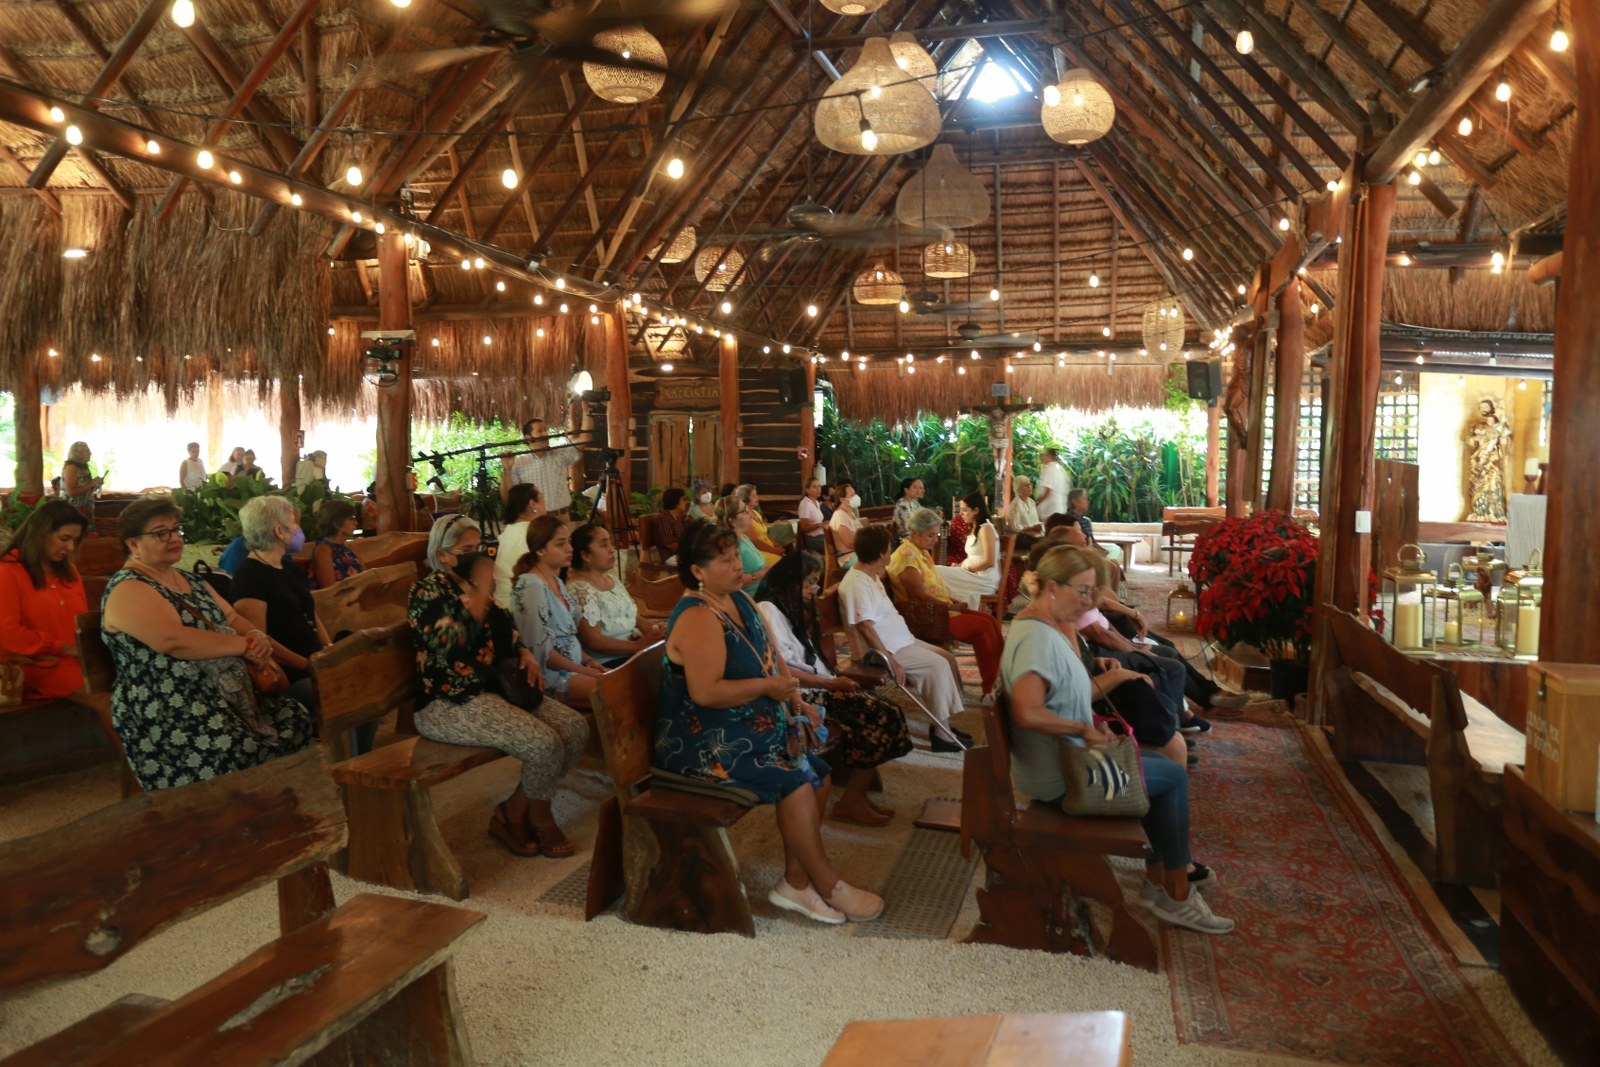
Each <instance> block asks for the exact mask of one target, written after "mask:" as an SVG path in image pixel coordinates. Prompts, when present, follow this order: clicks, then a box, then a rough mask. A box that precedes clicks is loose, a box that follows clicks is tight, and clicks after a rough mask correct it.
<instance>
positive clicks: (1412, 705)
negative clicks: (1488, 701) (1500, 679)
mask: <svg viewBox="0 0 1600 1067" xmlns="http://www.w3.org/2000/svg"><path fill="white" fill-rule="evenodd" d="M1321 614H1322V617H1323V619H1324V622H1323V638H1324V639H1323V641H1322V642H1321V644H1320V645H1319V652H1321V653H1322V654H1323V655H1324V656H1325V657H1326V659H1325V660H1324V663H1325V667H1324V672H1323V687H1324V688H1323V707H1325V708H1326V709H1327V721H1328V725H1329V726H1330V728H1331V730H1332V735H1333V736H1332V738H1331V746H1332V749H1333V753H1334V755H1335V756H1336V757H1338V758H1339V759H1340V760H1370V761H1374V762H1378V763H1410V764H1420V765H1425V766H1426V767H1427V768H1428V787H1429V792H1430V793H1431V794H1432V797H1433V817H1434V831H1435V837H1436V841H1437V843H1436V845H1435V848H1434V854H1435V857H1436V860H1435V867H1436V869H1435V870H1434V872H1433V876H1434V878H1435V879H1437V880H1438V881H1441V882H1450V883H1454V884H1457V885H1475V886H1489V887H1492V886H1494V885H1496V884H1497V883H1498V882H1499V873H1500V853H1501V847H1502V844H1503V841H1504V834H1503V830H1502V826H1501V793H1500V782H1501V775H1502V772H1503V770H1504V768H1505V765H1506V764H1507V763H1518V764H1520V763H1522V762H1523V760H1524V758H1525V755H1526V752H1527V742H1526V739H1525V738H1524V736H1523V734H1522V733H1521V731H1519V730H1516V729H1515V728H1513V727H1511V726H1509V725H1508V724H1506V723H1505V722H1503V721H1501V719H1500V718H1499V717H1498V716H1497V715H1495V713H1494V712H1493V711H1491V710H1490V709H1488V708H1486V707H1484V706H1483V705H1482V704H1480V703H1478V701H1476V700H1474V699H1472V697H1470V696H1467V695H1465V694H1463V693H1462V692H1461V690H1460V688H1459V687H1458V686H1457V684H1456V677H1455V675H1454V674H1452V673H1451V672H1450V671H1449V670H1447V669H1445V668H1444V667H1441V666H1440V665H1439V664H1437V663H1430V662H1428V661H1426V660H1419V659H1414V658H1412V657H1410V656H1407V655H1406V654H1405V653H1403V652H1401V651H1400V650H1399V649H1397V648H1395V647H1394V646H1393V645H1391V644H1390V643H1389V642H1388V641H1386V640H1384V639H1383V637H1382V636H1381V635H1379V634H1378V633H1376V632H1374V631H1373V629H1372V628H1371V627H1370V626H1368V625H1367V624H1366V623H1364V622H1363V621H1362V620H1360V619H1358V618H1356V617H1355V616H1354V615H1351V614H1349V613H1348V612H1344V611H1340V610H1339V609H1337V608H1335V607H1333V606H1332V605H1331V604H1323V605H1322V611H1321Z"/></svg>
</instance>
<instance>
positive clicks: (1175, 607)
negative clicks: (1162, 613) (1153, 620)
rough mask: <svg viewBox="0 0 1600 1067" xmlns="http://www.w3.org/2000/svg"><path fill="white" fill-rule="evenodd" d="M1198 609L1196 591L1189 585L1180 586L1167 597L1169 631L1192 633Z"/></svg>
mask: <svg viewBox="0 0 1600 1067" xmlns="http://www.w3.org/2000/svg"><path fill="white" fill-rule="evenodd" d="M1198 607H1199V602H1198V601H1196V600H1195V597H1194V591H1193V590H1192V589H1190V588H1189V587H1188V586H1187V585H1180V586H1178V587H1177V588H1176V589H1174V590H1173V591H1172V592H1171V593H1169V594H1168V595H1167V629H1169V630H1185V631H1191V632H1192V631H1193V630H1194V619H1195V614H1196V609H1197V608H1198Z"/></svg>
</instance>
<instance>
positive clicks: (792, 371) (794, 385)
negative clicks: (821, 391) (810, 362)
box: [778, 367, 806, 409]
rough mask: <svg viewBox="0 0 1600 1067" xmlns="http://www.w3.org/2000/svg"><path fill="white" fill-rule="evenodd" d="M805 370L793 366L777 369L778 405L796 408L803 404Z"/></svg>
mask: <svg viewBox="0 0 1600 1067" xmlns="http://www.w3.org/2000/svg"><path fill="white" fill-rule="evenodd" d="M805 392H806V372H805V371H803V370H800V369H798V368H795V367H785V368H783V369H782V370H780V371H778V406H779V407H781V408H785V409H798V408H800V407H803V406H804V405H805V399H806V398H805Z"/></svg>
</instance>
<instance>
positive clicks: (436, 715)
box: [406, 515, 589, 857]
mask: <svg viewBox="0 0 1600 1067" xmlns="http://www.w3.org/2000/svg"><path fill="white" fill-rule="evenodd" d="M482 543H483V535H482V534H481V533H479V532H478V524H477V523H475V522H473V521H472V520H471V519H469V518H467V517H466V516H465V515H445V516H441V517H440V518H439V519H438V520H437V521H435V522H434V524H433V529H432V530H431V531H429V533H428V566H429V568H431V570H432V572H433V573H431V574H429V575H428V576H427V577H426V578H423V579H422V580H421V581H419V582H418V583H417V584H416V585H414V586H412V588H411V602H410V604H409V605H408V606H407V609H406V615H407V617H408V618H409V619H410V620H411V629H412V630H413V631H414V632H415V633H416V639H417V675H418V680H419V681H420V683H421V686H422V693H423V697H424V698H425V700H426V701H427V702H426V703H425V704H424V705H423V706H422V707H419V708H418V709H417V712H416V715H415V717H414V721H415V723H416V727H417V733H419V734H421V735H422V736H423V737H427V738H430V739H432V740H434V741H444V742H447V743H449V744H452V745H481V746H484V747H487V748H497V749H499V750H500V751H502V752H504V753H506V754H507V755H509V756H515V757H516V758H517V759H520V760H521V761H522V784H521V785H520V786H519V787H518V789H517V791H516V792H514V793H512V794H511V796H510V797H508V798H507V799H506V800H505V801H504V802H503V803H501V804H500V805H499V806H498V807H496V808H495V813H494V815H493V817H492V818H491V819H490V820H489V835H490V836H491V837H493V838H494V839H495V840H496V841H499V842H500V843H501V844H503V845H505V847H506V848H508V849H510V850H511V851H512V852H513V853H515V854H516V855H518V856H538V855H540V854H543V855H546V856H553V857H561V856H570V855H572V853H573V852H574V851H575V848H574V846H573V844H572V842H571V841H569V840H567V837H566V835H565V834H563V833H562V832H561V827H559V826H557V825H556V819H555V815H554V814H553V813H552V812H551V810H550V798H551V796H552V795H553V794H554V792H555V784H556V781H557V780H558V779H559V778H561V776H562V775H564V774H566V773H567V772H568V771H570V770H571V769H572V768H573V766H574V765H575V764H576V763H577V762H578V757H579V756H581V755H583V746H584V743H585V742H586V741H588V739H589V727H588V724H587V723H585V722H584V721H583V716H581V715H579V714H578V713H577V712H575V711H573V710H572V709H571V708H569V707H567V706H566V705H564V704H562V703H561V702H560V701H557V700H552V699H550V698H549V697H545V698H544V699H543V700H542V701H540V702H539V704H538V706H537V707H532V708H526V709H524V708H522V707H518V706H517V705H515V704H512V703H511V702H510V701H509V700H507V699H506V698H505V697H504V696H502V695H501V694H500V693H498V692H495V691H493V689H492V688H491V686H490V678H491V677H492V673H491V672H492V671H493V669H494V668H495V667H496V666H497V664H503V665H504V666H506V667H509V664H504V663H503V661H505V660H514V661H515V662H516V664H517V669H519V670H521V671H524V672H526V674H527V679H528V684H529V685H530V686H532V687H534V688H535V689H537V688H538V687H539V684H540V682H541V680H542V673H541V671H540V670H539V663H538V661H537V660H535V659H534V658H533V653H532V652H529V651H528V650H527V649H525V648H519V647H518V644H517V631H516V627H515V625H514V624H513V622H512V620H511V616H510V615H508V614H507V613H506V611H505V609H504V608H501V607H499V606H497V605H496V604H495V602H494V571H493V569H492V568H490V567H488V566H487V565H486V560H485V559H484V557H483V556H481V555H480V554H479V553H478V548H479V546H480V545H481V544H482Z"/></svg>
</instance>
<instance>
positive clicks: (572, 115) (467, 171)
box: [428, 77, 589, 222]
mask: <svg viewBox="0 0 1600 1067" xmlns="http://www.w3.org/2000/svg"><path fill="white" fill-rule="evenodd" d="M538 87H539V81H538V79H537V78H531V77H523V78H521V79H518V80H517V84H516V90H515V91H514V92H513V93H512V94H511V96H510V98H509V99H508V100H507V101H506V104H505V107H503V108H501V109H500V110H499V111H498V112H497V113H496V115H495V116H494V118H493V119H492V120H487V121H485V123H484V126H483V129H482V130H481V131H479V135H478V143H477V144H475V145H473V146H472V151H471V152H468V153H467V159H466V163H465V164H464V165H454V164H453V165H452V167H451V175H450V181H449V183H448V184H447V185H446V186H445V187H444V189H443V190H442V191H441V192H440V193H439V195H438V196H437V197H435V198H434V202H433V208H432V209H431V210H430V211H429V212H428V221H429V222H435V221H437V220H438V218H439V215H440V214H441V213H442V212H443V211H444V210H445V207H446V205H447V204H449V202H450V200H451V198H453V197H454V196H455V195H456V194H457V193H459V192H460V191H461V189H462V187H463V186H464V185H466V183H467V178H468V177H470V176H471V174H472V172H473V171H475V170H477V167H478V163H479V161H480V160H482V159H483V157H484V156H485V155H487V154H488V152H489V149H491V148H493V147H494V144H495V141H496V140H497V139H498V138H499V136H500V135H501V134H503V133H506V132H507V131H509V129H510V127H511V124H512V122H514V121H515V120H516V117H517V112H518V111H520V110H521V109H522V105H523V103H524V102H525V101H526V100H527V99H528V97H529V96H531V95H533V91H534V90H535V89H537V88H538ZM588 102H589V98H588V97H584V98H583V100H582V101H580V102H578V103H577V104H576V106H573V107H569V108H568V109H567V113H566V114H565V115H564V116H563V117H562V119H561V121H560V122H559V123H557V125H556V128H555V130H554V131H552V132H551V134H550V138H549V139H550V140H551V141H558V140H560V138H561V135H562V134H564V133H566V132H567V130H568V129H570V128H571V126H572V123H574V122H576V121H577V118H578V111H579V110H581V109H582V108H583V105H584V104H587V103H588ZM447 142H448V143H446V144H443V145H441V146H439V147H440V149H441V151H443V152H444V153H445V154H448V155H449V156H450V157H451V159H455V153H456V145H457V144H458V143H459V142H460V138H458V137H452V138H447ZM554 151H555V148H554V147H553V146H552V147H551V149H550V152H554ZM550 152H544V151H543V150H542V149H541V154H540V155H538V156H536V157H535V166H534V167H533V168H524V170H523V172H522V173H523V174H532V173H534V170H535V169H537V166H542V165H543V163H544V161H545V160H546V159H549V158H550Z"/></svg>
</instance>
